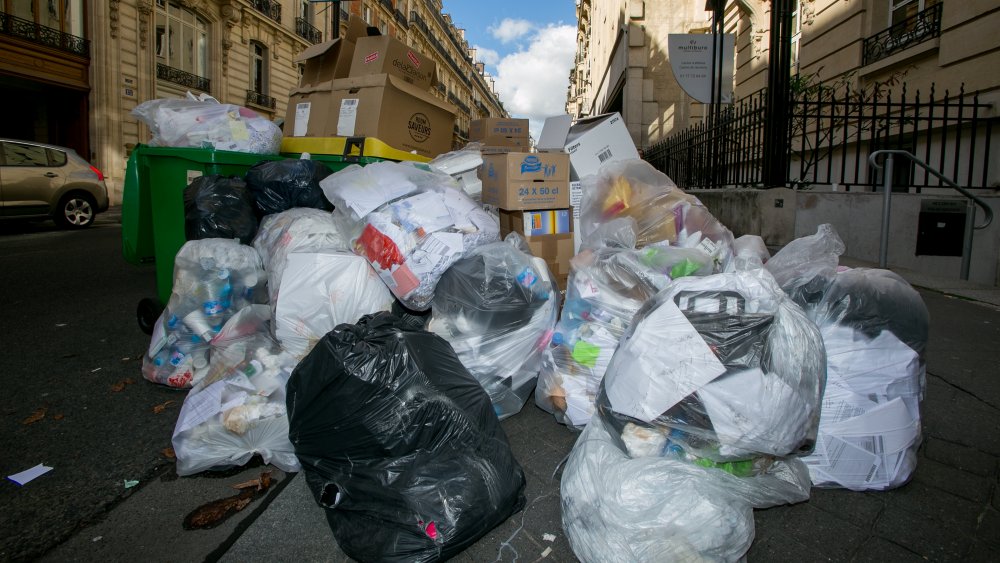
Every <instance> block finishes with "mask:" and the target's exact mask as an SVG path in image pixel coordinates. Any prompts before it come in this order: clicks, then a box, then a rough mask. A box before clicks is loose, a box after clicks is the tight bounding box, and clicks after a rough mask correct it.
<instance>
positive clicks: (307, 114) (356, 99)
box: [285, 19, 455, 158]
mask: <svg viewBox="0 0 1000 563" xmlns="http://www.w3.org/2000/svg"><path fill="white" fill-rule="evenodd" d="M366 32H367V30H366V28H365V26H364V23H363V22H361V20H360V19H352V20H351V24H350V25H349V26H348V30H347V33H346V34H345V36H344V37H343V38H340V39H334V40H333V41H328V42H326V43H323V44H320V45H313V46H312V47H310V48H308V49H306V50H304V51H302V53H300V54H299V56H298V57H296V61H300V62H304V63H305V71H304V73H303V75H302V79H301V80H300V81H299V87H298V88H296V89H294V90H292V92H291V95H290V97H289V100H288V112H287V114H286V117H285V135H286V136H293V137H375V138H377V139H379V140H381V141H383V142H385V143H387V144H388V145H390V146H392V147H393V148H396V149H400V150H403V151H407V152H415V153H417V154H420V155H422V156H426V157H430V158H433V157H436V156H438V155H439V154H442V153H446V152H448V151H450V150H451V146H452V134H453V131H454V127H455V108H454V106H452V105H450V104H447V103H445V102H443V101H441V100H439V99H437V98H436V97H434V96H433V95H432V94H431V93H430V92H429V90H430V88H431V87H433V86H434V81H435V76H436V72H435V69H436V66H435V63H434V61H433V60H430V59H428V58H427V57H426V56H425V55H423V54H422V53H420V52H418V51H416V50H414V49H412V48H410V47H409V46H407V45H406V44H405V43H402V42H401V41H398V40H396V39H393V38H391V37H385V36H371V37H369V36H366Z"/></svg>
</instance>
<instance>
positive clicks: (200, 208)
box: [184, 175, 257, 244]
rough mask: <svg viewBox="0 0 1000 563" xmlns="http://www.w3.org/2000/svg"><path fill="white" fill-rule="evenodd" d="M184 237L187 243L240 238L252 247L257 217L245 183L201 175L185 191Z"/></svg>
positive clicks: (233, 178) (235, 179)
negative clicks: (210, 239) (189, 241)
mask: <svg viewBox="0 0 1000 563" xmlns="http://www.w3.org/2000/svg"><path fill="white" fill-rule="evenodd" d="M184 234H185V235H186V237H187V240H200V239H204V238H226V239H234V238H238V239H240V242H241V243H243V244H251V243H252V242H253V237H254V235H256V234H257V215H256V214H255V213H254V210H253V198H252V197H251V196H250V192H249V191H248V190H247V185H246V182H244V181H243V180H241V179H239V178H236V177H229V176H219V175H211V176H200V177H198V178H195V179H194V181H193V182H191V183H190V184H189V185H188V187H187V188H184Z"/></svg>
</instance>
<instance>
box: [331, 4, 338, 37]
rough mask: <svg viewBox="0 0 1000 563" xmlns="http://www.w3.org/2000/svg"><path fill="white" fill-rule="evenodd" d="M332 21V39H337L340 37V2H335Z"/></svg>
mask: <svg viewBox="0 0 1000 563" xmlns="http://www.w3.org/2000/svg"><path fill="white" fill-rule="evenodd" d="M331 19H332V20H333V32H332V33H330V39H337V38H339V37H340V0H333V15H332V16H331Z"/></svg>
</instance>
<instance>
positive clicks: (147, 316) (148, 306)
mask: <svg viewBox="0 0 1000 563" xmlns="http://www.w3.org/2000/svg"><path fill="white" fill-rule="evenodd" d="M161 314H163V305H160V302H159V301H157V300H155V299H150V298H148V297H147V298H144V299H142V300H140V301H139V305H138V306H137V307H136V309H135V318H136V320H137V321H139V330H141V331H143V332H145V333H146V334H153V327H155V326H156V321H157V320H158V319H159V318H160V315H161Z"/></svg>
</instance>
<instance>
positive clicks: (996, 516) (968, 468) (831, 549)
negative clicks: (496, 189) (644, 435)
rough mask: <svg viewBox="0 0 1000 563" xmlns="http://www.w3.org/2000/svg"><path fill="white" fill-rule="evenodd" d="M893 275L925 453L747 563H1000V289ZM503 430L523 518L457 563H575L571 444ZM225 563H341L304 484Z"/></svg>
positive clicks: (760, 531) (762, 518)
mask: <svg viewBox="0 0 1000 563" xmlns="http://www.w3.org/2000/svg"><path fill="white" fill-rule="evenodd" d="M842 263H843V264H845V265H850V266H855V267H857V266H870V264H866V263H862V262H859V261H855V260H849V259H845V260H842ZM898 273H899V274H900V275H902V276H903V277H904V278H906V279H907V280H908V281H910V283H912V284H913V285H914V286H916V287H918V289H919V290H920V293H921V295H922V297H923V298H924V301H925V303H926V304H927V307H928V309H929V310H930V314H931V338H930V343H929V345H928V354H927V356H928V357H927V393H926V397H925V400H924V403H923V424H924V442H923V445H922V446H921V448H920V451H919V455H918V465H917V470H916V472H915V475H914V477H913V480H912V481H911V482H910V483H909V484H907V485H906V486H904V487H902V488H899V489H896V490H894V491H888V492H881V493H856V492H851V491H841V490H820V489H813V492H812V498H811V499H810V500H809V501H808V502H805V503H800V504H797V505H794V506H782V507H776V508H771V509H768V510H758V511H755V520H756V526H757V533H756V540H755V542H754V545H753V547H752V548H751V550H750V552H749V554H748V558H749V560H750V561H796V562H800V561H927V560H931V561H958V560H962V561H1000V492H998V490H997V489H998V478H1000V471H998V469H1000V465H998V461H1000V432H998V430H1000V380H998V378H997V375H998V374H1000V346H998V343H1000V289H998V288H990V287H984V286H981V285H977V284H972V283H969V282H962V281H951V280H937V279H934V278H933V277H931V276H926V275H922V274H916V273H913V272H907V271H904V270H900V271H898ZM503 427H504V430H505V431H506V432H507V436H508V438H509V439H510V442H511V445H512V447H513V450H514V454H515V456H516V457H517V459H518V460H519V461H520V463H521V465H522V466H523V467H524V469H525V473H526V474H527V478H528V486H527V490H526V497H527V499H528V507H527V508H526V509H525V510H524V511H523V512H521V513H519V514H517V515H515V516H514V517H512V518H511V519H510V520H508V521H507V522H506V523H504V524H503V525H502V526H500V527H499V528H497V529H496V530H494V531H493V532H492V533H490V534H489V535H487V536H486V537H484V538H483V539H482V540H480V541H479V542H478V543H477V544H475V545H474V546H473V547H472V548H470V549H468V550H466V551H465V552H464V553H462V554H461V555H460V556H459V557H457V558H456V559H455V560H456V561H493V560H495V559H497V558H498V557H499V558H500V560H502V561H514V560H515V557H516V558H517V560H518V561H537V560H540V559H544V560H545V561H575V560H576V558H575V557H574V556H573V552H572V550H571V549H570V547H569V544H568V542H567V540H566V537H565V535H564V533H563V530H562V524H561V518H560V506H559V496H558V495H559V481H558V479H559V476H560V474H559V473H557V469H561V463H562V461H563V459H564V458H565V457H566V455H567V454H568V453H569V451H570V450H571V449H572V446H573V442H574V441H575V439H576V436H577V435H576V434H575V433H573V432H572V431H570V430H568V429H567V428H565V427H563V426H561V425H559V424H558V423H556V421H555V420H554V419H553V418H552V417H551V416H550V415H549V414H547V413H545V412H543V411H541V410H540V409H538V408H537V407H535V406H534V403H533V401H529V403H528V404H527V405H526V406H525V407H524V409H523V410H522V411H521V412H520V413H519V414H518V415H516V416H514V417H512V418H510V419H508V420H506V421H504V422H503ZM546 534H551V535H554V536H555V540H554V541H546V540H545V537H546ZM512 537H513V539H511V538H512ZM507 541H509V546H507V544H505V542H507ZM221 560H222V561H227V562H229V561H232V562H236V561H292V560H295V561H337V562H339V561H349V559H348V558H347V557H346V556H345V555H344V554H343V553H342V552H341V551H340V550H339V549H338V548H337V544H336V541H335V540H334V538H333V535H332V533H331V532H330V529H329V527H328V526H327V524H326V521H325V518H324V516H323V510H322V509H320V508H319V507H317V505H316V503H315V502H314V501H313V499H312V495H311V493H310V492H309V491H308V489H307V488H306V485H305V479H304V476H303V475H302V474H298V475H296V476H294V477H292V480H291V481H290V483H289V485H288V486H287V487H286V488H285V489H284V490H283V491H282V492H281V494H280V495H279V496H278V497H277V498H276V499H275V500H274V502H273V503H272V504H271V505H270V506H269V507H268V508H267V510H265V511H264V512H263V513H262V514H261V516H260V517H259V518H258V519H257V520H256V521H254V523H253V524H252V525H251V526H250V527H249V528H248V529H247V530H246V531H245V532H244V533H243V534H242V535H241V536H239V538H238V539H237V540H236V541H235V543H233V544H232V546H230V547H229V548H228V551H226V552H225V554H224V555H223V556H222V558H221Z"/></svg>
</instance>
